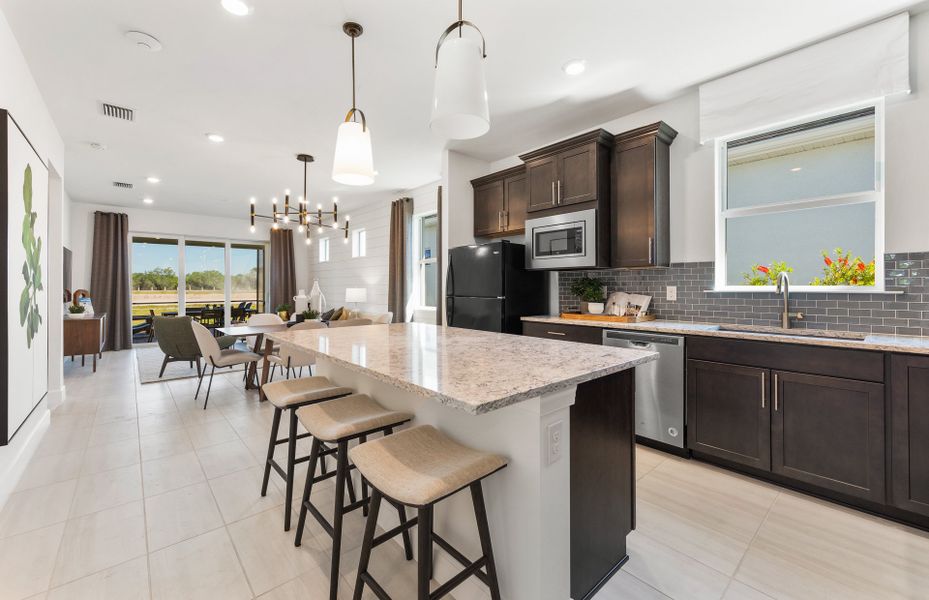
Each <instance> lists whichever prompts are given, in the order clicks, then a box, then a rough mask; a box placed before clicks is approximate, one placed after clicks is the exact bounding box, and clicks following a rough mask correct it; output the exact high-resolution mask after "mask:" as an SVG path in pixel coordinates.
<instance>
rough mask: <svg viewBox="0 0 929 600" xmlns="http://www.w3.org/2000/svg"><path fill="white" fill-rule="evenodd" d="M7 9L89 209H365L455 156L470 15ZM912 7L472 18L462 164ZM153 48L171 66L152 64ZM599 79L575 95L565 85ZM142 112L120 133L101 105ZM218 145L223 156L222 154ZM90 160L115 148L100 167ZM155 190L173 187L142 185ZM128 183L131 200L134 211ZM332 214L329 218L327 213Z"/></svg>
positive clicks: (436, 0)
mask: <svg viewBox="0 0 929 600" xmlns="http://www.w3.org/2000/svg"><path fill="white" fill-rule="evenodd" d="M249 2H250V4H251V5H252V6H253V7H254V11H253V13H252V14H251V15H249V16H247V17H235V16H233V15H230V14H229V13H227V12H226V11H225V10H223V9H222V8H221V6H220V0H160V1H157V2H156V1H141V0H0V7H2V10H3V12H4V14H5V15H6V17H7V19H8V21H9V22H10V25H11V27H12V28H13V31H14V33H15V34H16V36H17V40H18V41H19V44H20V46H21V47H22V49H23V52H24V54H25V55H26V58H27V60H28V62H29V64H30V67H31V69H32V72H33V74H34V76H35V78H36V80H37V81H38V84H39V86H40V88H41V90H42V92H43V95H44V97H45V100H46V103H47V104H48V106H49V109H50V110H51V113H52V116H53V118H54V120H55V122H56V124H57V125H58V128H59V130H60V132H61V135H62V136H63V137H64V140H65V143H66V145H67V148H66V175H65V180H66V186H67V189H68V192H69V194H70V195H71V197H72V198H73V199H74V200H77V201H83V202H99V203H103V204H112V205H120V206H142V202H141V201H142V198H143V196H145V195H151V196H152V197H153V198H154V199H155V203H154V204H153V205H152V208H157V209H161V210H179V211H184V212H191V213H202V214H218V215H230V214H231V215H235V214H238V212H237V211H241V214H242V215H243V216H244V215H246V213H247V199H248V197H249V196H252V195H254V196H258V197H259V198H262V199H263V200H264V201H265V202H266V201H267V198H270V196H272V195H275V194H280V193H281V191H282V190H283V189H284V188H285V187H290V188H293V189H294V190H298V189H301V188H302V171H301V168H302V166H301V165H300V164H299V163H298V162H297V161H296V160H295V159H294V155H295V154H297V153H299V152H307V153H310V154H313V155H315V156H316V158H317V162H316V163H314V164H313V165H311V167H310V195H311V199H312V200H313V201H316V200H319V199H327V198H328V197H329V196H332V195H333V194H338V195H340V196H341V197H343V198H345V199H346V200H355V201H363V200H364V196H365V195H370V196H371V197H372V198H373V197H378V198H383V196H384V194H385V193H387V192H392V191H395V190H402V189H407V188H411V187H415V186H418V185H421V184H424V183H428V182H429V181H434V180H436V179H438V177H439V170H440V164H441V150H442V148H443V147H444V145H445V142H444V141H443V140H441V139H439V138H437V137H436V136H434V135H433V134H432V133H431V132H430V131H429V126H428V120H429V109H430V97H431V93H432V76H433V68H432V66H433V62H432V61H433V56H434V50H435V43H436V40H437V39H438V36H439V34H440V33H441V32H442V30H443V29H444V28H445V27H446V26H447V25H448V24H450V23H451V22H452V21H453V20H454V16H455V10H456V3H455V2H454V0H429V1H427V0H343V1H341V2H339V1H334V0H300V1H297V0H249ZM914 4H915V2H913V1H912V0H816V1H815V2H811V1H810V0H755V1H752V2H746V1H745V0H701V1H699V2H695V1H694V0H638V1H629V0H575V1H572V2H565V1H563V0H507V1H505V2H501V1H500V0H467V1H466V2H465V6H464V10H465V18H467V19H469V20H471V21H473V22H475V23H476V24H477V25H478V26H479V27H481V29H482V30H483V32H484V35H485V37H486V39H487V52H488V58H487V63H486V64H487V77H488V88H489V94H490V99H491V119H492V124H491V132H490V133H489V134H488V135H486V136H484V137H483V138H480V139H478V140H472V141H467V142H456V143H453V144H452V145H451V147H453V148H455V149H458V150H460V151H462V152H465V153H468V154H473V155H475V156H480V157H482V158H485V159H488V160H491V159H497V158H502V157H505V156H509V155H512V154H515V153H517V152H521V151H525V150H528V149H530V148H531V147H532V146H533V145H534V144H538V143H542V142H544V141H548V140H551V139H553V137H555V136H557V135H560V133H561V132H564V131H577V130H580V129H583V128H587V127H592V126H595V125H596V124H598V123H602V122H604V121H607V120H610V119H613V118H616V117H619V116H622V115H623V114H627V113H629V112H632V111H635V110H639V109H641V108H643V107H645V106H647V105H650V104H655V103H657V102H660V101H662V100H664V99H667V98H669V97H671V96H674V95H676V94H678V93H680V92H681V91H682V90H685V89H687V88H689V87H691V86H693V85H694V84H696V83H699V82H702V81H706V80H708V79H712V78H714V77H716V76H718V75H721V74H724V73H727V72H730V71H733V70H735V69H738V68H740V67H743V66H746V65H749V64H752V63H755V62H758V61H760V60H763V59H765V58H768V57H771V56H774V55H777V54H780V53H783V52H785V51H787V50H790V49H793V48H795V47H797V46H801V45H804V44H807V43H810V42H813V41H816V40H818V39H822V38H824V37H828V36H830V35H832V34H835V33H837V32H840V31H844V30H847V29H849V28H851V27H854V26H857V25H859V24H862V23H865V22H869V21H873V20H875V19H877V18H879V17H883V16H886V15H889V14H893V13H895V12H898V11H899V10H901V9H903V8H907V7H909V6H912V5H914ZM346 20H356V21H358V22H360V23H361V24H362V25H363V26H364V28H365V33H364V35H363V36H362V37H361V38H360V39H359V40H358V42H357V52H358V59H357V64H358V106H359V107H360V108H361V109H362V110H364V111H365V113H366V115H367V117H368V123H369V124H370V127H371V131H372V135H373V139H374V159H375V168H376V169H377V170H378V171H379V175H378V177H377V182H376V183H375V185H374V186H371V187H368V188H348V187H346V186H340V185H338V184H336V183H334V182H333V181H332V180H331V179H330V177H329V173H330V171H331V167H332V162H331V160H332V158H331V157H332V152H333V148H334V145H335V135H336V128H337V127H338V124H339V123H340V121H341V119H343V118H344V115H345V112H346V111H347V110H348V108H349V107H350V103H351V95H350V70H349V51H350V45H349V39H348V38H347V37H346V36H345V35H344V34H343V33H342V30H341V24H342V22H343V21H346ZM130 29H137V30H142V31H145V32H148V33H150V34H151V35H154V36H155V37H157V38H158V39H159V40H160V41H161V42H162V43H163V44H164V49H163V50H162V51H161V52H159V53H147V52H144V51H141V50H138V49H136V48H135V47H133V46H132V44H131V43H130V42H128V41H127V40H126V39H125V38H124V37H123V33H124V32H125V31H127V30H130ZM572 58H584V59H586V60H587V61H588V70H587V73H585V74H584V75H582V76H580V77H575V78H569V77H568V76H566V75H565V74H564V73H563V72H562V71H561V65H562V64H563V63H564V62H566V61H567V60H569V59H572ZM101 101H107V102H111V103H115V104H119V105H122V106H127V107H130V108H133V109H135V110H136V121H135V122H134V123H125V122H120V121H115V120H112V119H107V118H104V117H103V116H102V115H101V113H100V107H99V103H100V102H101ZM207 132H219V133H222V134H223V135H224V136H225V138H226V142H225V143H223V144H212V143H210V142H208V141H207V140H206V138H205V137H204V134H205V133H207ZM90 142H98V143H102V144H105V145H106V146H107V149H106V150H103V151H99V150H93V149H91V148H90V146H89V143H90ZM148 175H157V176H159V177H161V179H162V183H160V184H158V185H151V184H148V183H146V181H145V178H146V176H148ZM114 180H118V181H126V182H131V183H134V184H135V186H136V187H135V189H134V190H131V191H124V190H118V189H115V188H113V187H112V182H113V181H114ZM325 203H326V204H328V202H325Z"/></svg>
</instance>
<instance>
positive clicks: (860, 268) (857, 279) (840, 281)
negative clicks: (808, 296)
mask: <svg viewBox="0 0 929 600" xmlns="http://www.w3.org/2000/svg"><path fill="white" fill-rule="evenodd" d="M823 263H824V266H823V276H822V277H817V278H815V279H813V281H811V282H810V285H862V286H867V285H874V261H873V260H872V261H871V262H869V263H866V262H864V261H863V260H862V259H861V257H860V256H856V257H855V258H852V253H851V252H845V251H844V250H842V249H841V248H836V249H835V256H834V257H832V256H829V252H827V251H826V250H823Z"/></svg>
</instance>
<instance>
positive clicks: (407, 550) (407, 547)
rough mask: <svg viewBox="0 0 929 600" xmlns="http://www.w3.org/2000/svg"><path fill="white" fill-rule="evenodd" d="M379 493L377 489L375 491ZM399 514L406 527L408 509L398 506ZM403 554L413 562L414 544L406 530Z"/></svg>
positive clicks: (402, 523) (403, 534)
mask: <svg viewBox="0 0 929 600" xmlns="http://www.w3.org/2000/svg"><path fill="white" fill-rule="evenodd" d="M374 491H375V492H377V489H376V488H375V490H374ZM397 512H398V513H399V514H400V524H401V525H406V507H405V506H403V505H402V504H400V505H399V506H397ZM401 535H402V536H403V553H404V554H406V559H407V560H413V542H412V541H411V540H410V530H409V529H404V530H403V533H402V534H401ZM429 578H430V579H432V574H431V573H430V574H429Z"/></svg>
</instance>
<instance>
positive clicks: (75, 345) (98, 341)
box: [64, 313, 106, 373]
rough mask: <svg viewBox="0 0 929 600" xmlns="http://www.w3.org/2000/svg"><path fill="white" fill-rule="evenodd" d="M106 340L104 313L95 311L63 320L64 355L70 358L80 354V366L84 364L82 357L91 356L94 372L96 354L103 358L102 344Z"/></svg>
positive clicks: (72, 358) (95, 368)
mask: <svg viewBox="0 0 929 600" xmlns="http://www.w3.org/2000/svg"><path fill="white" fill-rule="evenodd" d="M105 341H106V313H97V314H93V315H90V316H87V317H82V318H80V319H69V318H65V320H64V355H65V356H70V357H71V360H74V357H75V356H76V355H78V354H80V355H81V366H82V367H83V366H84V357H85V356H86V355H87V354H90V355H92V356H93V367H94V373H96V372H97V356H98V355H99V357H100V358H103V344H104V342H105Z"/></svg>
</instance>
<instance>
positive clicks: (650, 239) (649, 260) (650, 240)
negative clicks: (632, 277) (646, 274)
mask: <svg viewBox="0 0 929 600" xmlns="http://www.w3.org/2000/svg"><path fill="white" fill-rule="evenodd" d="M652 255H653V252H652V238H648V264H652V263H653V262H654V260H653V259H652Z"/></svg>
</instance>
